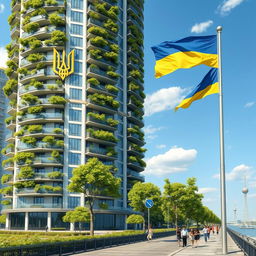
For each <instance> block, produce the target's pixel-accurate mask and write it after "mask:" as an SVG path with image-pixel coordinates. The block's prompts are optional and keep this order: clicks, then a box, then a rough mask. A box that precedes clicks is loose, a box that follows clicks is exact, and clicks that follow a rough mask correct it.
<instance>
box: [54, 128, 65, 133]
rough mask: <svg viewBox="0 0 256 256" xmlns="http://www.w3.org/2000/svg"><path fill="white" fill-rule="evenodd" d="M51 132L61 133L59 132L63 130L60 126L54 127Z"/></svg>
mask: <svg viewBox="0 0 256 256" xmlns="http://www.w3.org/2000/svg"><path fill="white" fill-rule="evenodd" d="M53 132H54V133H57V134H61V133H63V130H62V129H61V128H54V129H53Z"/></svg>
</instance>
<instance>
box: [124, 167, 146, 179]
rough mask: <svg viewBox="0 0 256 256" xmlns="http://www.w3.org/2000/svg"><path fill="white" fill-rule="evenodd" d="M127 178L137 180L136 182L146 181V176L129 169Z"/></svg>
mask: <svg viewBox="0 0 256 256" xmlns="http://www.w3.org/2000/svg"><path fill="white" fill-rule="evenodd" d="M127 177H128V178H130V179H135V180H140V181H142V182H144V181H145V176H144V175H141V174H139V173H137V172H135V171H132V170H130V169H127Z"/></svg>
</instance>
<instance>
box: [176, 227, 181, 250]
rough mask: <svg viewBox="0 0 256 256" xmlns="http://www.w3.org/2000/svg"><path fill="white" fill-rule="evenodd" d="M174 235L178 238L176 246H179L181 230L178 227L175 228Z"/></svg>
mask: <svg viewBox="0 0 256 256" xmlns="http://www.w3.org/2000/svg"><path fill="white" fill-rule="evenodd" d="M176 235H177V240H178V246H179V247H180V241H181V230H180V228H177V231H176Z"/></svg>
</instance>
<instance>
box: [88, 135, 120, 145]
mask: <svg viewBox="0 0 256 256" xmlns="http://www.w3.org/2000/svg"><path fill="white" fill-rule="evenodd" d="M85 139H86V140H87V141H90V142H94V143H98V144H103V145H108V146H112V147H113V146H115V145H116V142H113V141H109V140H104V139H98V138H96V137H94V136H93V135H92V134H91V133H90V132H86V138H85Z"/></svg>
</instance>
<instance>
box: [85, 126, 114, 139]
mask: <svg viewBox="0 0 256 256" xmlns="http://www.w3.org/2000/svg"><path fill="white" fill-rule="evenodd" d="M87 131H88V132H89V133H90V134H91V136H93V137H95V138H97V139H100V140H107V141H112V142H117V138H116V137H115V135H114V134H113V133H112V132H108V131H104V130H94V129H92V128H88V129H87Z"/></svg>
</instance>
